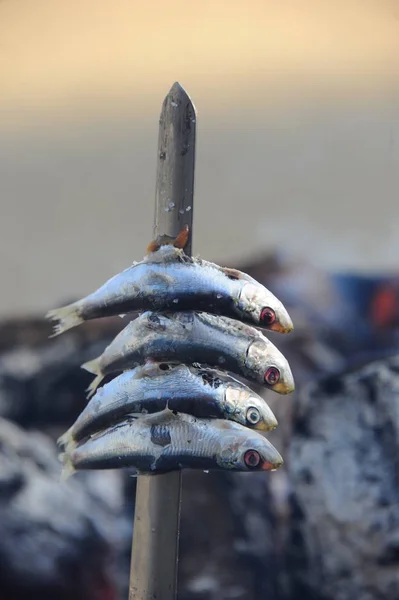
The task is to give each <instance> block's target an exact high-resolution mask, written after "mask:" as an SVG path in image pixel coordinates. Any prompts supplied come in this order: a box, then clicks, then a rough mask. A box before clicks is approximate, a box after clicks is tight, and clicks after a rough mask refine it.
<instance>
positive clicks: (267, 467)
mask: <svg viewBox="0 0 399 600" xmlns="http://www.w3.org/2000/svg"><path fill="white" fill-rule="evenodd" d="M283 464H284V461H283V459H282V457H281V456H280V457H279V458H278V459H276V460H275V461H273V462H270V461H269V460H264V461H263V462H262V465H261V468H260V470H261V471H274V470H275V469H278V468H279V467H281V465H283Z"/></svg>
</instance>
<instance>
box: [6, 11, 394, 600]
mask: <svg viewBox="0 0 399 600" xmlns="http://www.w3.org/2000/svg"><path fill="white" fill-rule="evenodd" d="M398 76H399V2H397V1H396V0H363V1H360V0H346V1H344V0H336V1H335V2H328V1H325V0H296V1H295V2H292V1H291V2H289V1H285V2H284V1H283V2H272V1H269V0H250V1H248V2H243V1H238V0H214V1H210V0H209V1H208V0H202V1H201V2H197V3H194V2H187V1H186V2H183V1H182V0H169V2H168V3H162V2H159V1H158V0H153V1H152V2H140V3H139V2H135V1H132V0H130V1H129V0H114V1H113V2H110V1H109V0H69V2H62V1H61V0H35V2H29V1H28V0H2V1H1V2H0V84H1V94H0V198H1V199H0V202H1V219H0V256H1V267H2V268H1V274H2V285H1V294H0V317H1V319H2V321H1V323H0V352H1V354H0V416H1V417H2V420H1V422H0V533H1V535H0V598H1V600H9V599H13V600H14V599H17V600H18V599H23V598H28V597H29V598H32V597H34V598H36V597H38V598H39V597H40V598H42V599H43V598H44V599H45V598H49V599H52V598H61V599H62V598H70V597H72V596H74V598H75V600H79V598H89V600H90V599H91V598H93V599H97V598H98V599H100V600H113V599H114V598H124V597H127V596H126V594H127V581H128V572H127V569H128V564H129V551H130V542H131V528H132V518H133V509H134V485H135V483H134V479H132V478H127V477H125V476H123V475H121V474H120V473H113V472H111V473H90V474H84V475H82V476H81V475H78V476H77V477H76V478H73V480H71V483H68V486H66V484H63V485H60V484H59V483H58V475H59V464H58V461H57V450H56V447H55V443H54V440H55V439H56V437H57V435H59V433H61V432H62V431H63V430H65V429H66V428H67V427H69V425H70V424H71V423H72V421H73V419H74V418H75V417H76V416H77V414H78V413H79V411H80V410H81V409H82V407H83V406H84V404H85V394H84V388H85V387H86V386H87V384H88V382H89V381H90V377H89V376H88V375H87V374H85V373H83V372H81V371H80V369H79V365H80V364H81V363H82V362H84V361H85V360H88V359H90V358H92V357H93V356H96V355H97V354H98V353H100V352H101V351H102V349H103V347H104V344H105V343H106V342H107V341H109V340H110V339H112V337H113V336H114V335H115V333H116V331H118V329H120V327H121V321H120V320H117V321H115V320H112V319H109V320H105V321H104V322H103V321H101V322H96V323H91V324H90V325H87V326H86V325H85V326H83V327H82V328H79V331H73V332H70V333H68V334H66V335H65V336H63V337H62V339H57V340H51V341H50V342H49V341H47V337H48V334H49V327H48V325H47V324H45V323H44V322H43V318H42V315H43V314H44V313H45V312H46V311H47V310H48V309H49V308H51V307H55V306H60V305H62V304H64V303H66V302H67V301H70V300H74V299H76V298H78V297H82V296H84V295H86V294H87V293H88V292H91V291H92V290H93V289H96V288H97V287H98V286H99V285H100V284H101V283H103V282H104V281H105V280H106V279H108V278H109V277H110V276H111V275H113V274H114V273H117V272H119V271H120V270H122V269H123V268H125V267H127V266H128V265H129V264H130V263H131V262H132V261H133V260H139V259H140V258H141V257H142V256H143V254H144V250H145V248H146V246H147V244H148V242H149V241H150V238H151V232H152V219H153V210H154V193H155V169H156V148H157V136H158V117H159V113H160V109H161V104H162V101H163V99H164V97H165V95H166V94H167V92H168V90H169V88H170V87H171V85H172V84H173V83H174V82H175V81H179V82H180V83H181V84H182V85H183V86H184V87H185V88H186V90H187V91H188V93H189V94H190V95H191V97H192V99H193V101H194V103H195V105H196V107H197V110H198V125H197V128H198V129H197V132H198V134H197V135H198V137H197V167H196V196H195V237H194V251H195V252H196V253H199V254H200V255H202V256H203V257H204V258H207V259H209V260H213V261H216V262H219V263H222V264H224V265H226V266H237V267H238V268H242V269H243V270H246V271H247V272H249V273H251V274H252V275H253V276H255V277H256V278H257V279H259V280H260V281H262V282H263V283H265V284H266V285H268V286H269V287H270V288H271V289H272V290H273V291H274V292H275V293H276V294H277V295H279V297H280V298H281V299H282V300H283V301H284V302H285V303H286V305H287V306H288V307H289V309H290V311H291V312H292V316H293V318H294V322H295V325H296V331H295V332H294V333H293V334H292V336H289V339H288V338H287V339H284V340H283V341H281V342H280V339H279V338H278V339H273V341H275V342H276V344H278V345H279V347H280V348H281V350H282V351H283V352H284V353H285V354H286V356H287V358H288V359H289V360H290V364H292V367H293V371H294V375H295V377H296V381H297V389H298V391H297V392H296V393H295V394H294V395H293V396H292V397H289V398H286V399H280V400H279V401H278V402H277V401H276V399H275V398H274V397H269V396H267V401H268V402H270V404H271V406H272V407H273V410H274V411H275V412H276V415H277V416H278V418H279V422H280V426H279V428H278V429H277V430H276V432H273V436H272V440H273V443H275V445H276V446H277V447H278V448H279V449H280V450H281V451H282V453H283V455H284V457H285V458H286V466H285V467H284V469H282V470H281V472H278V473H276V474H273V477H270V478H267V480H265V478H264V477H263V478H262V477H261V478H260V479H257V478H256V477H254V478H253V482H254V483H253V486H252V487H250V488H249V486H248V483H247V482H248V480H247V479H245V477H244V478H242V477H240V476H235V477H231V476H230V475H228V474H222V475H218V476H213V475H212V474H210V475H208V476H205V475H204V474H202V473H201V474H198V473H193V474H192V473H190V474H187V475H185V479H184V486H185V487H184V490H185V491H184V493H185V496H184V497H185V502H184V505H183V526H182V548H181V550H182V562H181V569H180V584H179V585H180V598H182V599H183V600H208V599H209V600H223V599H224V598H225V599H226V600H227V599H230V598H231V599H233V598H237V599H244V600H263V599H266V598H267V599H268V600H269V599H270V600H300V599H302V598H307V599H308V598H309V599H310V600H313V599H314V600H329V599H330V598H331V599H333V598H334V600H336V599H338V598H339V599H340V600H346V599H348V600H349V599H351V600H352V599H353V598H356V599H357V600H374V598H375V599H377V598H384V599H388V600H391V599H392V600H397V598H399V575H398V573H399V569H398V567H399V489H398V483H397V481H398V464H397V456H398V447H397V446H398V440H399V419H398V408H397V406H398V393H399V392H398V390H399V381H398V373H399V363H398V361H397V359H396V354H397V352H398V324H399V308H398V307H399V274H398V267H399V265H398V256H399V234H398V233H399V202H398V192H399V168H398V165H399V83H398V82H399V77H398ZM96 353H97V354H96ZM251 481H252V480H251Z"/></svg>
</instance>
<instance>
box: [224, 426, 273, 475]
mask: <svg viewBox="0 0 399 600" xmlns="http://www.w3.org/2000/svg"><path fill="white" fill-rule="evenodd" d="M222 444H223V446H222V448H221V450H220V453H219V456H218V459H217V460H218V463H219V465H220V466H221V467H222V468H225V469H232V470H235V471H273V470H275V469H278V468H279V467H281V465H282V464H283V462H284V461H283V459H282V457H281V455H280V453H279V452H278V451H277V450H276V448H275V447H274V446H272V444H271V443H270V442H269V440H267V439H266V438H265V437H263V435H261V434H259V433H256V432H255V431H252V432H248V431H247V433H245V432H238V431H237V432H236V433H235V435H234V437H233V436H226V438H225V439H224V441H223V442H222Z"/></svg>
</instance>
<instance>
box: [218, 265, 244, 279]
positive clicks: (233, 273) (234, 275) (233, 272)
mask: <svg viewBox="0 0 399 600" xmlns="http://www.w3.org/2000/svg"><path fill="white" fill-rule="evenodd" d="M222 271H223V273H224V274H225V275H227V277H228V278H229V279H244V278H243V276H242V273H241V271H239V270H238V269H231V268H230V267H222Z"/></svg>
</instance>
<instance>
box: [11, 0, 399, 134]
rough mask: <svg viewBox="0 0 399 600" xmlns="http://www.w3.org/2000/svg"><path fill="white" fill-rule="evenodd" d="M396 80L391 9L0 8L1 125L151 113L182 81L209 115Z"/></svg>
mask: <svg viewBox="0 0 399 600" xmlns="http://www.w3.org/2000/svg"><path fill="white" fill-rule="evenodd" d="M398 73H399V3H398V2H397V0H335V1H331V0H285V1H284V0H283V1H281V0H279V1H276V0H248V1H245V0H199V1H197V2H190V1H189V0H168V2H160V1H156V0H152V1H149V0H146V1H144V2H143V1H136V0H68V1H65V0H2V1H1V0H0V86H1V96H0V111H1V112H0V126H1V124H2V123H3V124H6V125H10V123H17V124H20V125H21V124H23V123H24V122H25V120H26V119H28V120H29V119H30V118H31V117H33V118H37V115H38V114H39V115H42V116H43V115H45V114H46V113H47V112H48V111H50V112H51V111H53V110H55V111H57V110H60V109H67V110H68V111H72V112H73V111H75V110H77V111H82V110H84V109H85V108H86V109H89V110H90V112H91V111H93V110H97V111H98V112H99V113H101V112H103V111H109V110H111V112H112V111H113V110H118V111H120V110H124V107H126V108H129V107H130V108H133V109H134V108H135V107H140V114H141V115H143V114H144V113H146V112H147V113H148V114H152V113H153V111H154V110H156V109H157V107H158V105H159V97H160V96H161V95H162V94H163V93H164V92H165V90H166V89H167V88H168V87H169V86H170V85H171V84H172V83H173V81H174V80H175V79H176V74H178V77H179V80H181V81H182V82H183V84H184V85H185V86H186V87H188V89H194V90H195V96H196V98H197V99H200V100H201V104H202V106H203V105H204V101H205V98H207V97H209V96H210V95H212V98H213V105H214V106H215V110H217V109H218V107H219V109H220V108H222V109H224V108H225V107H226V106H229V107H230V106H232V105H234V104H235V103H240V101H242V94H243V93H244V92H245V90H247V89H248V88H249V89H251V86H252V85H255V88H256V92H257V95H256V97H255V98H254V99H253V100H252V101H253V102H254V103H255V104H264V103H267V102H269V101H275V100H276V99H277V101H278V99H279V97H280V96H284V97H286V94H287V89H288V90H295V91H296V92H299V93H303V94H304V95H306V94H313V93H314V94H316V95H317V94H329V93H331V92H335V91H338V92H339V93H342V92H343V93H349V94H355V95H356V93H361V94H363V93H365V92H373V91H376V90H377V91H378V90H381V89H383V88H384V87H385V86H388V87H389V86H393V85H394V80H395V79H396V80H397V79H398V77H397V76H398Z"/></svg>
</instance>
